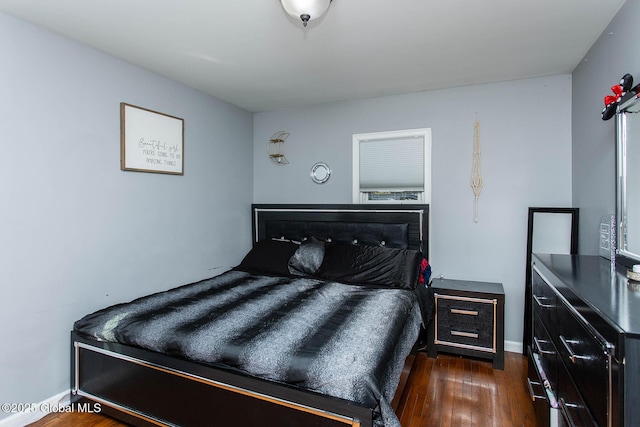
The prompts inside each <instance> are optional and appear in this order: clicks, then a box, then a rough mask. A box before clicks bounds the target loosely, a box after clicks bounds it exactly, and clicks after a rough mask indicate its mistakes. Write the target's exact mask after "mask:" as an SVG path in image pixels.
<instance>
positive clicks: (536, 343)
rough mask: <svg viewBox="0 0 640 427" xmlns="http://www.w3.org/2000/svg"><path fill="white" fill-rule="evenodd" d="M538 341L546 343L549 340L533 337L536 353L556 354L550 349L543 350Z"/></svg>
mask: <svg viewBox="0 0 640 427" xmlns="http://www.w3.org/2000/svg"><path fill="white" fill-rule="evenodd" d="M540 342H544V343H548V342H549V341H547V340H539V339H538V338H536V337H533V345H534V347H535V349H534V351H535V352H536V353H539V354H556V352H555V351H552V350H543V349H542V347H540Z"/></svg>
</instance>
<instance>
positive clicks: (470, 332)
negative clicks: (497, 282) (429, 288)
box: [434, 294, 496, 352]
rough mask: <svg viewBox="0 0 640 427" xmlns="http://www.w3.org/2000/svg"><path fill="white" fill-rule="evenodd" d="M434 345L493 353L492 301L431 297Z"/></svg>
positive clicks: (493, 301)
mask: <svg viewBox="0 0 640 427" xmlns="http://www.w3.org/2000/svg"><path fill="white" fill-rule="evenodd" d="M435 304H436V314H435V319H434V320H435V328H436V336H435V343H436V344H443V345H454V346H463V347H468V348H473V349H477V350H483V351H491V352H494V351H495V350H496V349H495V340H494V336H495V300H492V299H483V298H468V297H459V296H449V295H439V294H436V295H435Z"/></svg>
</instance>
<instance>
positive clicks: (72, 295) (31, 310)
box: [0, 14, 253, 418]
mask: <svg viewBox="0 0 640 427" xmlns="http://www.w3.org/2000/svg"><path fill="white" fill-rule="evenodd" d="M0 54H1V56H2V64H3V65H2V66H1V67H0V144H1V147H2V159H3V160H2V162H1V163H2V165H1V166H0V200H1V203H2V204H1V206H2V207H1V209H0V242H1V243H0V260H1V261H0V265H1V266H2V268H1V272H0V276H1V279H0V289H2V303H1V304H2V306H1V309H0V324H1V325H2V328H3V329H2V342H3V343H2V351H1V352H0V402H15V403H20V402H39V401H42V400H43V399H45V398H49V397H51V396H53V395H56V394H57V393H60V392H61V391H63V390H66V389H68V388H69V370H68V366H69V331H70V330H71V328H72V326H73V322H74V321H75V320H77V319H78V318H80V317H81V316H82V315H84V314H86V313H89V312H91V311H94V310H96V309H99V308H102V307H105V306H107V305H110V304H113V303H116V302H122V301H127V300H130V299H132V298H134V297H137V296H141V295H144V294H148V293H150V292H154V291H158V290H163V289H167V288H169V287H174V286H176V285H179V284H184V283H188V282H191V281H194V280H198V279H202V278H205V277H210V276H213V275H216V274H219V273H221V272H222V271H224V270H226V269H228V268H229V267H230V266H233V265H236V264H237V263H238V262H239V261H240V259H241V256H242V255H243V254H244V253H246V251H247V250H248V248H249V247H250V234H251V230H250V227H249V224H250V204H251V201H252V200H251V198H252V185H253V182H252V181H253V172H252V160H253V147H252V144H253V137H252V114H250V113H248V112H246V111H244V110H241V109H238V108H237V107H234V106H231V105H229V104H226V103H224V102H221V101H219V100H217V99H214V98H212V97H210V96H207V95H204V94H202V93H199V92H197V91H195V90H192V89H189V88H187V87H185V86H182V85H180V84H178V83H175V82H173V81H170V80H168V79H165V78H163V77H160V76H157V75H155V74H151V73H149V72H147V71H144V70H142V69H140V68H137V67H134V66H132V65H128V64H126V63H124V62H122V61H119V60H116V59H114V58H112V57H109V56H107V55H104V54H102V53H100V52H98V51H95V50H92V49H89V48H87V47H84V46H82V45H80V44H76V43H74V42H71V41H69V40H66V39H63V38H61V37H58V36H56V35H53V34H51V33H49V32H47V31H45V30H42V29H39V28H36V27H33V26H31V25H29V24H26V23H24V22H22V21H19V20H16V19H14V18H12V17H10V16H7V15H4V14H0ZM120 102H128V103H131V104H134V105H139V106H142V107H146V108H150V109H153V110H157V111H161V112H164V113H167V114H171V115H174V116H177V117H181V118H183V119H184V121H185V122H184V123H185V159H186V161H185V163H186V164H185V173H184V176H171V175H161V174H150V173H138V172H123V171H121V170H120V166H119V161H120V134H119V131H120V118H119V104H120ZM7 415H8V414H4V413H0V418H2V417H6V416H7Z"/></svg>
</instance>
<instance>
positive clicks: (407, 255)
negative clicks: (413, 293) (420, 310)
mask: <svg viewBox="0 0 640 427" xmlns="http://www.w3.org/2000/svg"><path fill="white" fill-rule="evenodd" d="M421 261H422V253H421V252H420V251H417V250H411V249H394V248H384V247H380V246H359V245H350V244H346V243H331V244H327V245H326V247H325V253H324V260H323V261H322V265H321V266H320V268H319V269H318V271H316V277H318V278H321V279H325V280H332V281H336V282H343V283H352V284H374V285H384V286H390V287H398V288H404V289H414V288H415V287H416V286H417V285H418V278H419V274H420V262H421Z"/></svg>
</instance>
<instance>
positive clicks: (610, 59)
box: [571, 0, 640, 255]
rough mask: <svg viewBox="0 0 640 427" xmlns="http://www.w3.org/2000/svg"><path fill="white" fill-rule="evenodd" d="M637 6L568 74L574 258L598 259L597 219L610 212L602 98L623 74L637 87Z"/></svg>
mask: <svg viewBox="0 0 640 427" xmlns="http://www.w3.org/2000/svg"><path fill="white" fill-rule="evenodd" d="M639 19H640V0H627V2H626V3H625V5H624V6H623V7H622V9H620V11H619V12H618V14H617V15H616V17H615V18H614V19H613V20H612V21H611V23H610V24H609V26H608V27H607V29H606V30H605V31H604V32H603V33H602V35H601V36H600V38H599V39H598V40H597V41H596V43H594V45H593V46H592V48H591V49H590V50H589V52H587V54H586V56H585V57H584V60H583V61H582V62H581V63H580V64H579V65H578V67H576V69H575V70H574V72H573V100H572V103H573V114H572V120H571V122H572V133H573V141H572V151H573V158H572V170H573V176H572V181H573V202H574V205H575V206H576V207H578V208H580V237H579V239H580V241H579V245H580V253H582V254H590V255H597V254H598V225H599V223H600V217H601V216H602V215H606V214H613V213H614V212H615V188H616V187H615V170H616V164H615V119H611V120H608V121H603V120H602V119H601V118H600V113H601V111H602V108H603V107H604V104H603V98H604V96H605V95H611V94H612V92H611V89H610V88H611V86H614V85H616V84H618V82H619V81H620V78H621V77H622V76H623V75H625V74H626V73H629V74H631V75H633V76H634V77H635V80H636V83H640V56H639V55H638V53H637V50H638V46H640V31H638V20H639Z"/></svg>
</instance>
